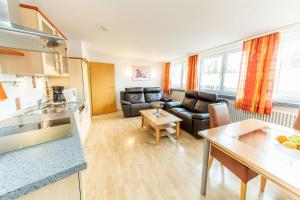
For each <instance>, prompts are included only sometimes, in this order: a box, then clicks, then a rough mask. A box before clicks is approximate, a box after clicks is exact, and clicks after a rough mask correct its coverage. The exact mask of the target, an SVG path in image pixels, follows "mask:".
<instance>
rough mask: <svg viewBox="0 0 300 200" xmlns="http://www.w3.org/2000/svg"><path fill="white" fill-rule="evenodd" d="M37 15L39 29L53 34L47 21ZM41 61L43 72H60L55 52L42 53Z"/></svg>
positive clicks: (54, 31) (56, 73) (57, 73)
mask: <svg viewBox="0 0 300 200" xmlns="http://www.w3.org/2000/svg"><path fill="white" fill-rule="evenodd" d="M37 16H38V25H39V30H40V31H43V32H46V33H49V34H51V35H55V33H56V30H55V28H54V27H52V26H51V24H49V22H48V21H47V20H46V19H45V18H44V17H43V16H41V15H40V14H38V15H37ZM42 63H43V68H44V74H46V75H59V74H61V72H60V71H61V69H60V60H59V59H58V56H57V55H56V54H50V53H42Z"/></svg>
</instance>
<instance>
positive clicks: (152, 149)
mask: <svg viewBox="0 0 300 200" xmlns="http://www.w3.org/2000/svg"><path fill="white" fill-rule="evenodd" d="M84 149H85V155H86V160H87V162H88V169H87V170H86V171H85V172H84V180H85V181H84V183H85V190H86V191H85V192H86V200H115V199H119V200H123V199H124V200H125V199H126V200H148V199H149V200H160V199H161V200H169V199H170V200H173V199H181V200H200V199H207V200H235V199H236V200H238V199H239V193H240V181H239V179H237V178H236V177H235V176H234V175H233V174H231V173H230V172H229V171H228V170H227V169H226V168H223V167H221V166H220V164H219V163H218V162H214V163H213V165H212V168H211V171H210V174H209V182H208V195H207V197H206V198H203V197H201V196H200V185H201V163H202V151H203V141H202V140H197V139H195V138H193V137H192V136H191V135H189V134H188V133H186V132H184V131H182V136H181V138H180V139H179V140H178V141H176V140H175V139H172V138H171V139H170V138H169V137H164V138H161V142H160V144H159V145H156V144H155V139H154V137H153V136H152V135H151V134H150V133H149V130H148V129H147V128H143V129H142V128H140V117H135V118H127V119H124V118H123V117H122V113H121V112H117V113H112V114H106V115H102V116H98V117H94V118H93V122H92V127H91V130H90V132H89V135H88V138H87V140H86V143H85V147H84ZM299 181H300V180H299ZM259 183H260V180H259V179H258V178H256V179H254V180H252V181H250V182H249V184H248V191H247V199H249V200H255V199H259V200H262V199H264V200H270V199H276V200H294V199H297V198H296V197H295V196H293V195H292V194H290V193H289V192H287V191H285V190H284V189H281V188H280V187H278V186H277V185H275V184H273V183H270V182H268V183H267V186H266V191H265V192H264V193H260V191H259Z"/></svg>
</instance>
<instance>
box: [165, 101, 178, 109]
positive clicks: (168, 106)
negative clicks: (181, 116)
mask: <svg viewBox="0 0 300 200" xmlns="http://www.w3.org/2000/svg"><path fill="white" fill-rule="evenodd" d="M181 106H182V103H181V102H180V101H171V102H166V104H165V109H166V110H168V109H171V108H178V107H181Z"/></svg>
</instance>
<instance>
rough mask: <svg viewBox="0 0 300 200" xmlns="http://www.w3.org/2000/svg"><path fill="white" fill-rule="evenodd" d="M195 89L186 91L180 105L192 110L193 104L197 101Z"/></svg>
mask: <svg viewBox="0 0 300 200" xmlns="http://www.w3.org/2000/svg"><path fill="white" fill-rule="evenodd" d="M197 95H198V92H197V91H186V92H185V96H184V98H183V100H182V107H184V108H186V109H188V110H190V111H194V108H195V104H196V102H197Z"/></svg>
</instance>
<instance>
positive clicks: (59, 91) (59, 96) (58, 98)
mask: <svg viewBox="0 0 300 200" xmlns="http://www.w3.org/2000/svg"><path fill="white" fill-rule="evenodd" d="M64 88H65V87H64V86H52V90H53V101H54V102H55V103H60V102H63V101H64V100H65V98H64V95H63V90H64Z"/></svg>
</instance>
